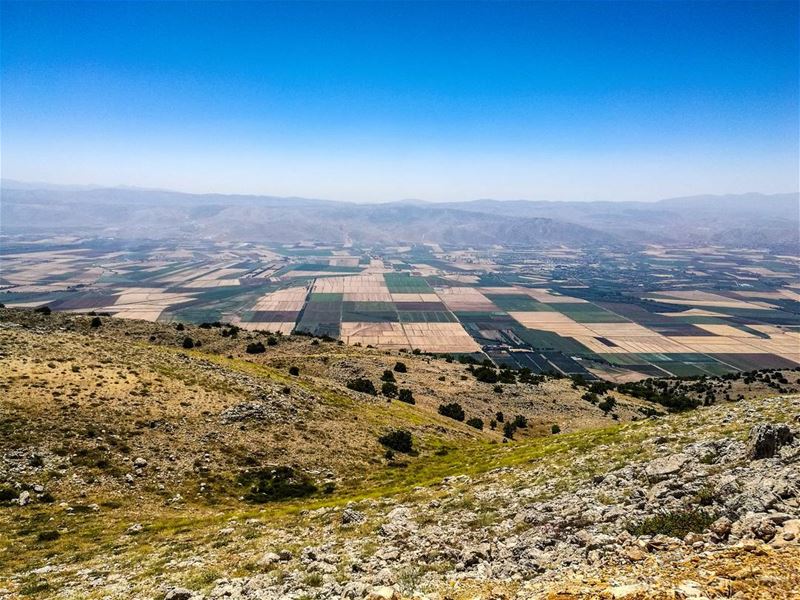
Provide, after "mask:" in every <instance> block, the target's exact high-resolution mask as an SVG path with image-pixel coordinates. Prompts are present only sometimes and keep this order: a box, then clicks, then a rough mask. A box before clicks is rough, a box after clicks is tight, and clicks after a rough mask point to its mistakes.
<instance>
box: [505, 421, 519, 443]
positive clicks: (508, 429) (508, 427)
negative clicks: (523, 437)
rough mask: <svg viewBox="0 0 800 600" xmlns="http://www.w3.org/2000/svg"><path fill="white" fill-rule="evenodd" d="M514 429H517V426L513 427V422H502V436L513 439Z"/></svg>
mask: <svg viewBox="0 0 800 600" xmlns="http://www.w3.org/2000/svg"><path fill="white" fill-rule="evenodd" d="M516 430H517V428H516V427H514V424H513V423H512V422H510V421H509V422H507V423H504V424H503V437H507V438H508V439H510V440H513V439H514V432H515V431H516Z"/></svg>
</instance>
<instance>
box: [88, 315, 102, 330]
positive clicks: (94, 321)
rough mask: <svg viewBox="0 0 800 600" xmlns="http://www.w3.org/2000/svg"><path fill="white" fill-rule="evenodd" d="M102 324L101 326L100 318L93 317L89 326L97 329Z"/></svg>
mask: <svg viewBox="0 0 800 600" xmlns="http://www.w3.org/2000/svg"><path fill="white" fill-rule="evenodd" d="M102 324H103V322H102V321H101V320H100V317H94V318H93V319H92V322H91V323H89V326H90V327H95V328H97V327H100V325H102Z"/></svg>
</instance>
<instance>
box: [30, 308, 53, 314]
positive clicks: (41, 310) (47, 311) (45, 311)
mask: <svg viewBox="0 0 800 600" xmlns="http://www.w3.org/2000/svg"><path fill="white" fill-rule="evenodd" d="M33 312H37V313H39V314H41V315H49V314H50V313H51V312H53V311H52V310H50V307H49V306H40V307H39V308H37V309H36V310H34V311H33Z"/></svg>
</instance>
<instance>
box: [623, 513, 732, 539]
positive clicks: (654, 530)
mask: <svg viewBox="0 0 800 600" xmlns="http://www.w3.org/2000/svg"><path fill="white" fill-rule="evenodd" d="M715 520H716V516H715V515H714V514H713V513H711V512H709V511H706V510H702V509H689V510H676V511H669V512H662V513H659V514H657V515H654V516H652V517H648V518H647V519H644V520H643V521H639V522H637V523H631V524H629V525H628V526H627V530H628V533H630V534H631V535H635V536H637V537H638V536H641V535H649V536H654V535H658V534H662V535H666V536H669V537H676V538H681V539H683V538H684V537H685V536H686V534H687V533H702V532H703V531H705V530H706V529H708V527H709V526H710V525H711V524H712V523H713V522H714V521H715Z"/></svg>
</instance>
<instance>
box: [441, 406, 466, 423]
mask: <svg viewBox="0 0 800 600" xmlns="http://www.w3.org/2000/svg"><path fill="white" fill-rule="evenodd" d="M439 414H440V415H442V416H445V417H449V418H451V419H455V420H456V421H463V420H464V416H465V415H464V409H463V408H461V405H460V404H459V403H458V402H451V403H450V404H440V405H439Z"/></svg>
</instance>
